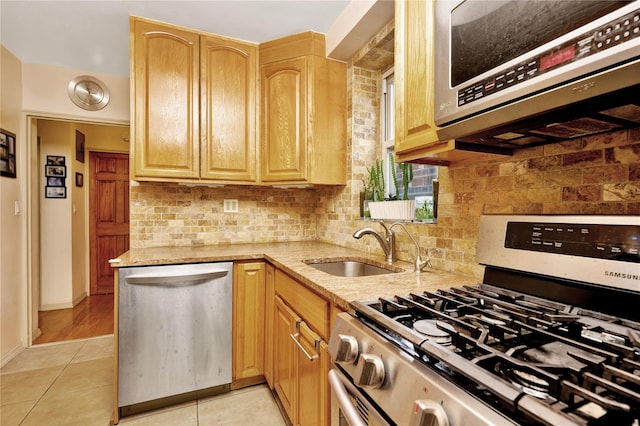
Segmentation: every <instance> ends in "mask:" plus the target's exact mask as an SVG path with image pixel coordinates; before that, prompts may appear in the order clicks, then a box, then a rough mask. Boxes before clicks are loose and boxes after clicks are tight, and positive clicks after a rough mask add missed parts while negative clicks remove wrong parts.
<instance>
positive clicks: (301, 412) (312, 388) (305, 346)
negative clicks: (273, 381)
mask: <svg viewBox="0 0 640 426" xmlns="http://www.w3.org/2000/svg"><path fill="white" fill-rule="evenodd" d="M297 338H298V342H299V344H300V346H301V347H298V354H297V356H298V424H300V425H301V426H311V425H317V426H319V425H325V424H328V417H327V410H326V409H325V408H326V407H327V404H328V398H327V396H328V395H327V381H328V379H327V375H328V374H329V370H328V368H327V367H326V365H327V362H326V361H327V355H328V354H327V351H326V348H327V345H326V343H325V342H324V341H323V340H322V339H321V338H320V336H318V335H317V334H316V333H314V332H313V331H312V330H311V329H310V328H309V327H308V326H307V324H306V323H304V322H302V323H300V326H299V331H298V333H297Z"/></svg>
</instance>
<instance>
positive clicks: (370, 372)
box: [355, 354, 384, 389]
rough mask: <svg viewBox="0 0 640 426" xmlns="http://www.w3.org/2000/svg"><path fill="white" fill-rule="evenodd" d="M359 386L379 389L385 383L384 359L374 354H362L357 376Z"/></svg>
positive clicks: (359, 359)
mask: <svg viewBox="0 0 640 426" xmlns="http://www.w3.org/2000/svg"><path fill="white" fill-rule="evenodd" d="M355 377H356V380H357V384H358V386H368V387H370V388H374V389H376V388H379V387H380V386H382V382H384V364H383V363H382V358H380V357H379V356H377V355H372V354H360V357H359V358H358V366H357V369H356V374H355Z"/></svg>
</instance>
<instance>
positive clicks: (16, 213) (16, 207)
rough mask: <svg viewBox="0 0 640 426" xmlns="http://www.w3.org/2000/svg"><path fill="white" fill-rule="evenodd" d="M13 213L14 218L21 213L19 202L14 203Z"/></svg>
mask: <svg viewBox="0 0 640 426" xmlns="http://www.w3.org/2000/svg"><path fill="white" fill-rule="evenodd" d="M13 211H14V214H15V215H16V216H20V214H21V213H22V210H21V209H20V201H16V202H15V204H14V210H13Z"/></svg>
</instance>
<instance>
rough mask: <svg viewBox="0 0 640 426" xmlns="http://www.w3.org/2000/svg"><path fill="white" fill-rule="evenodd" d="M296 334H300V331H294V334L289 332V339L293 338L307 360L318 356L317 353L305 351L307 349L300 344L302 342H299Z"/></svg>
mask: <svg viewBox="0 0 640 426" xmlns="http://www.w3.org/2000/svg"><path fill="white" fill-rule="evenodd" d="M298 336H300V333H295V334H290V335H289V337H291V340H293V342H294V343H295V344H296V345H298V347H299V348H300V350H301V351H302V353H304V354H305V356H306V357H307V358H308V359H309V361H313V360H314V359H316V358H318V356H319V355H318V354H317V353H316V354H314V355H311V354H310V353H309V352H307V350H306V349H305V348H304V346H302V343H300V341H299V340H298Z"/></svg>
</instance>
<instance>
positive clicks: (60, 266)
mask: <svg viewBox="0 0 640 426" xmlns="http://www.w3.org/2000/svg"><path fill="white" fill-rule="evenodd" d="M74 130H75V127H74V126H73V125H72V123H70V122H64V121H49V120H41V121H39V122H38V136H40V165H41V167H42V169H43V170H44V168H45V164H46V158H47V156H62V157H64V158H65V164H66V171H67V177H66V179H65V186H66V190H67V195H66V198H46V197H45V193H44V192H45V191H44V189H45V186H46V185H47V177H46V176H45V175H44V173H43V174H42V175H41V179H40V188H39V189H41V191H42V192H41V197H40V209H41V210H40V232H41V236H40V242H41V246H40V255H41V262H40V270H41V281H40V309H41V310H44V311H47V310H52V309H63V308H71V307H73V303H72V301H73V294H72V285H71V284H72V280H73V274H72V258H71V241H72V227H71V224H72V220H71V212H72V208H71V206H72V193H71V191H72V188H71V175H72V174H73V171H72V170H73V161H74V160H73V156H74V154H75V151H72V150H71V137H72V132H74Z"/></svg>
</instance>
